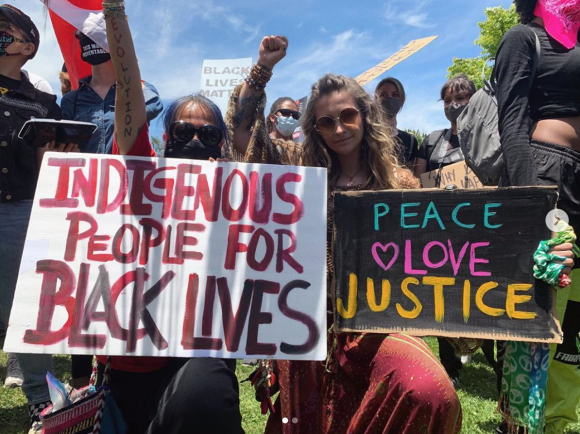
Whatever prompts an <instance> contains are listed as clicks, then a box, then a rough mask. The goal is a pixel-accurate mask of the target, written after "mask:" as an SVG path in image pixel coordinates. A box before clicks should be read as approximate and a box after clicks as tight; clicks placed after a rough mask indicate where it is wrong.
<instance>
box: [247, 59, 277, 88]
mask: <svg viewBox="0 0 580 434" xmlns="http://www.w3.org/2000/svg"><path fill="white" fill-rule="evenodd" d="M270 78H272V71H271V70H270V68H268V67H266V66H264V65H261V64H260V63H255V64H254V66H252V69H251V70H250V74H249V75H248V77H246V83H247V84H248V86H249V87H250V89H253V90H264V89H265V88H266V84H267V83H268V81H270Z"/></svg>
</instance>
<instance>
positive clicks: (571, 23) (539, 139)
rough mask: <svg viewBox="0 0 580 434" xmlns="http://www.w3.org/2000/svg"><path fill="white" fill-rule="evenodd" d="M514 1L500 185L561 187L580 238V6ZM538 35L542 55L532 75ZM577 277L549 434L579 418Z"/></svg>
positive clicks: (500, 57) (556, 362) (552, 373)
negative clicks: (515, 17)
mask: <svg viewBox="0 0 580 434" xmlns="http://www.w3.org/2000/svg"><path fill="white" fill-rule="evenodd" d="M514 3H515V6H516V11H517V12H518V15H519V18H520V23H521V24H519V25H517V26H515V27H513V28H512V29H510V30H509V31H508V32H507V33H506V34H505V35H504V37H503V39H502V41H501V43H500V46H499V49H498V53H497V56H496V64H495V70H494V73H495V77H496V81H497V102H498V115H499V119H498V121H499V133H500V136H501V146H502V150H503V157H504V162H505V171H504V174H503V176H502V178H501V179H500V186H523V185H557V186H558V192H559V198H558V208H559V209H561V210H563V211H565V212H566V213H567V215H568V217H569V223H570V225H571V226H572V227H574V229H575V231H576V234H579V233H580V80H579V71H580V44H579V43H578V29H580V1H577V0H576V1H570V0H566V1H562V0H537V1H536V0H515V1H514ZM536 36H537V38H538V40H539V42H540V55H539V62H537V68H536V72H535V74H532V73H533V70H534V68H533V66H534V64H535V62H536V61H535V58H536ZM579 261H580V258H576V262H575V264H576V266H578V264H579ZM571 278H572V285H571V286H570V287H568V288H564V289H561V290H558V292H557V308H558V316H559V318H560V320H561V321H562V320H563V321H562V330H563V332H564V342H563V343H562V344H560V345H558V346H554V347H555V348H552V350H553V351H552V353H551V356H552V357H551V360H550V365H549V369H548V387H547V398H546V433H547V434H552V433H560V432H563V431H564V430H565V428H566V426H567V425H568V424H569V423H573V422H575V421H577V420H578V416H577V414H576V406H577V404H578V402H579V400H580V370H579V369H578V368H580V365H579V364H578V360H579V351H578V347H579V344H580V342H579V339H578V334H579V332H580V319H579V318H580V272H579V271H578V270H575V271H574V272H573V273H572V275H571ZM502 353H503V351H498V355H500V354H502ZM503 428H506V427H505V426H504V427H503ZM497 432H498V433H499V432H507V429H504V430H503V431H502V430H501V429H500V428H498V431H497Z"/></svg>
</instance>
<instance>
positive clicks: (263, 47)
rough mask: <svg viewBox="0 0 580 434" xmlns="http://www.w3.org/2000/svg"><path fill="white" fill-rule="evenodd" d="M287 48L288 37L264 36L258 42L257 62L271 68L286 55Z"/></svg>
mask: <svg viewBox="0 0 580 434" xmlns="http://www.w3.org/2000/svg"><path fill="white" fill-rule="evenodd" d="M287 48H288V38H286V36H264V38H263V39H262V42H261V43H260V52H259V55H258V63H260V64H262V65H264V66H265V67H267V68H270V69H273V68H274V66H275V65H276V64H277V63H278V62H279V61H280V60H282V59H283V58H284V57H285V56H286V49H287Z"/></svg>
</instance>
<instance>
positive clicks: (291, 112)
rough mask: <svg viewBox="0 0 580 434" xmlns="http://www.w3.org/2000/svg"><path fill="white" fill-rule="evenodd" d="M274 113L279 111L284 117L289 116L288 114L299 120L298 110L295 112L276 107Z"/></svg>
mask: <svg viewBox="0 0 580 434" xmlns="http://www.w3.org/2000/svg"><path fill="white" fill-rule="evenodd" d="M276 113H280V114H281V115H282V116H284V117H285V118H289V117H290V116H292V117H293V118H294V119H296V120H299V119H300V112H297V111H295V110H288V109H278V110H277V111H276Z"/></svg>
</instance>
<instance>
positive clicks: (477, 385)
mask: <svg viewBox="0 0 580 434" xmlns="http://www.w3.org/2000/svg"><path fill="white" fill-rule="evenodd" d="M427 342H428V343H429V345H430V346H431V348H432V349H433V351H435V352H436V351H437V340H436V339H433V338H428V339H427ZM54 363H55V371H56V374H57V376H58V377H59V378H60V379H61V380H64V381H67V380H68V379H69V377H70V374H69V373H70V359H69V357H67V356H55V357H54ZM252 370H253V368H252V367H249V366H243V365H241V364H238V371H237V375H238V378H239V379H240V380H243V379H245V378H246V377H247V376H248V375H249V373H250V372H251V371H252ZM5 375H6V355H5V354H4V353H2V352H0V379H2V382H3V381H4V378H5ZM458 394H459V399H460V400H461V405H462V406H463V430H462V432H463V433H466V434H488V433H493V430H494V428H495V426H496V425H497V423H498V422H499V415H498V413H497V412H496V410H495V408H496V403H497V396H496V395H497V393H496V391H495V376H494V373H493V371H492V370H491V368H490V367H489V366H488V365H487V363H486V361H485V359H484V357H483V354H482V353H481V352H478V353H476V354H475V356H474V357H473V361H472V362H471V363H469V364H468V365H465V366H464V367H463V369H462V371H461V389H460V390H459V391H458ZM240 395H241V411H242V415H243V417H244V421H243V424H244V429H245V430H246V433H247V434H261V433H262V431H263V428H264V425H265V422H266V417H265V416H262V415H261V414H260V407H259V405H258V403H257V402H256V401H255V400H254V394H253V389H252V388H251V387H250V385H249V383H242V384H240ZM27 420H28V416H27V409H26V399H25V398H24V394H23V393H22V391H21V390H20V389H6V388H4V387H1V386H0V434H26V433H27V432H28V431H27ZM566 433H567V434H580V424H576V425H573V426H571V427H570V428H569V429H568V430H567V431H566ZM313 434H314V433H313Z"/></svg>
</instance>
